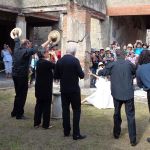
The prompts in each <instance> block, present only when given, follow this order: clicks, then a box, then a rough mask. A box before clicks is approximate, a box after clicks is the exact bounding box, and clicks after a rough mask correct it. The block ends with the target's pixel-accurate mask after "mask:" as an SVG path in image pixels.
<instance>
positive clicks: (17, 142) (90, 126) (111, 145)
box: [0, 88, 150, 150]
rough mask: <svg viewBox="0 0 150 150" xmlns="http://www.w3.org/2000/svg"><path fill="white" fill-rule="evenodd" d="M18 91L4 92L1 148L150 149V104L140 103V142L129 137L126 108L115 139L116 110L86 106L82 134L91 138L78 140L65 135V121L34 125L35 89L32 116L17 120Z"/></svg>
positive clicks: (1, 94)
mask: <svg viewBox="0 0 150 150" xmlns="http://www.w3.org/2000/svg"><path fill="white" fill-rule="evenodd" d="M83 97H84V96H83ZM13 100H14V90H13V89H10V90H6V91H0V150H130V149H131V150H132V149H136V150H149V149H150V144H149V143H147V142H146V138H147V137H148V136H150V126H149V122H148V120H149V113H148V107H147V104H142V103H136V104H135V107H136V124H137V140H138V145H137V146H136V147H134V148H133V147H131V146H130V142H129V137H128V128H127V119H126V115H125V113H124V112H125V111H124V107H122V120H123V122H122V132H121V137H120V139H119V140H115V139H113V136H112V129H113V109H105V110H103V109H102V110H100V109H97V108H95V107H93V106H90V105H82V115H81V122H80V128H81V134H86V135H87V138H86V139H85V140H81V141H74V140H72V137H71V136H70V137H68V138H66V137H63V130H62V120H61V119H59V120H54V119H52V120H51V122H52V124H53V125H54V127H53V128H52V129H50V130H43V129H42V128H39V129H34V128H33V114H34V107H35V97H34V88H31V89H30V90H29V92H28V98H27V102H26V106H25V115H26V116H28V117H29V118H30V119H28V120H16V119H15V118H11V117H10V112H11V110H12V107H13Z"/></svg>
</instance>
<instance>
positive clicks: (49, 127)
mask: <svg viewBox="0 0 150 150" xmlns="http://www.w3.org/2000/svg"><path fill="white" fill-rule="evenodd" d="M52 127H53V126H52V125H49V126H48V127H43V126H42V128H43V129H45V130H46V129H51V128H52Z"/></svg>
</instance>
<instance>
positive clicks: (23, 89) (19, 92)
mask: <svg viewBox="0 0 150 150" xmlns="http://www.w3.org/2000/svg"><path fill="white" fill-rule="evenodd" d="M13 81H14V86H15V93H16V95H15V100H14V108H13V111H12V113H11V115H12V116H16V118H21V117H22V115H23V114H24V105H25V102H26V98H27V92H28V76H24V77H16V76H13Z"/></svg>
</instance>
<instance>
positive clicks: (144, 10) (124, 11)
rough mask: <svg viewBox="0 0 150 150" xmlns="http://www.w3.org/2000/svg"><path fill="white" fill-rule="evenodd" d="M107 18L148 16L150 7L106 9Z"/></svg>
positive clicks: (129, 6) (134, 6)
mask: <svg viewBox="0 0 150 150" xmlns="http://www.w3.org/2000/svg"><path fill="white" fill-rule="evenodd" d="M107 15H108V16H131V15H150V5H128V6H116V7H108V8H107Z"/></svg>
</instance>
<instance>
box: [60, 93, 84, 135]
mask: <svg viewBox="0 0 150 150" xmlns="http://www.w3.org/2000/svg"><path fill="white" fill-rule="evenodd" d="M61 100H62V110H63V128H64V135H67V134H69V133H70V130H71V125H70V104H71V106H72V110H73V136H76V135H79V134H80V128H79V122H80V114H81V96H80V92H77V93H67V94H66V93H61Z"/></svg>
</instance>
